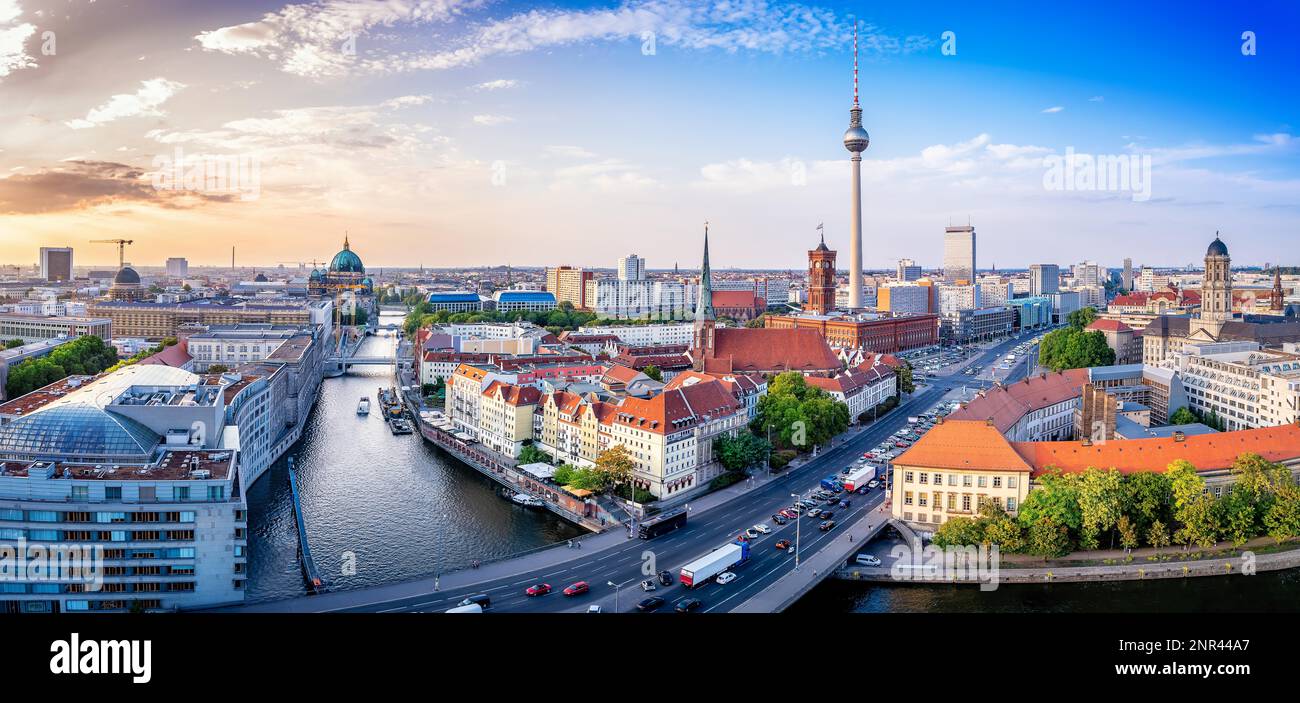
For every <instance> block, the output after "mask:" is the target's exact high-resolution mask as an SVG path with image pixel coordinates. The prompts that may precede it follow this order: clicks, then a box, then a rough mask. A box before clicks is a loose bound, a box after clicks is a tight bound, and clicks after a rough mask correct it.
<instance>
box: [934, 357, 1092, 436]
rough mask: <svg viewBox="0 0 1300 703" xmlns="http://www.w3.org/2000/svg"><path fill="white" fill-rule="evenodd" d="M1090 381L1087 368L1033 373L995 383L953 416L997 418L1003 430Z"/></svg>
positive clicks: (1076, 392) (1076, 393)
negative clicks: (1019, 379) (1044, 373)
mask: <svg viewBox="0 0 1300 703" xmlns="http://www.w3.org/2000/svg"><path fill="white" fill-rule="evenodd" d="M1087 382H1088V370H1087V369H1072V370H1070V371H1064V372H1061V373H1049V374H1046V376H1030V377H1028V378H1026V379H1025V380H1023V381H1019V382H1017V383H1012V384H1010V385H1006V386H995V387H993V388H991V389H989V390H988V391H985V392H984V393H983V394H982V395H980V396H978V397H976V398H975V399H974V400H972V401H970V402H969V403H967V404H966V407H964V408H962V409H960V410H958V411H956V412H954V413H953V414H952V415H950V416H949V419H952V420H990V419H991V420H993V424H994V426H995V427H997V428H998V430H999V431H1000V432H1006V431H1008V430H1010V429H1011V428H1012V427H1014V426H1015V424H1016V423H1017V422H1019V421H1020V418H1022V417H1024V416H1025V415H1027V414H1029V413H1031V412H1033V411H1035V410H1041V409H1042V408H1046V407H1048V406H1051V405H1056V404H1057V403H1060V402H1062V401H1064V400H1068V399H1070V398H1076V397H1078V396H1080V395H1082V394H1083V384H1085V383H1087Z"/></svg>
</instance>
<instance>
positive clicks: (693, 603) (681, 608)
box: [676, 598, 704, 613]
mask: <svg viewBox="0 0 1300 703" xmlns="http://www.w3.org/2000/svg"><path fill="white" fill-rule="evenodd" d="M702 605H704V601H702V600H700V599H699V598H683V599H681V600H679V601H677V606H676V610H677V612H679V613H689V612H693V611H696V610H699V609H700V606H702Z"/></svg>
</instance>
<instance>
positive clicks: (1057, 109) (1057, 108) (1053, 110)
mask: <svg viewBox="0 0 1300 703" xmlns="http://www.w3.org/2000/svg"><path fill="white" fill-rule="evenodd" d="M1064 109H1065V108H1063V107H1061V106H1060V105H1056V106H1054V107H1049V108H1047V109H1046V110H1043V114H1045V115H1050V114H1054V113H1057V112H1060V111H1062V110H1064Z"/></svg>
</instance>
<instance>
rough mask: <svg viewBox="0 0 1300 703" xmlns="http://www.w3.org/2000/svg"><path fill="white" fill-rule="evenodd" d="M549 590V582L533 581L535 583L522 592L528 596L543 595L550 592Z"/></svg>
mask: <svg viewBox="0 0 1300 703" xmlns="http://www.w3.org/2000/svg"><path fill="white" fill-rule="evenodd" d="M550 592H551V584H549V583H535V584H533V585H531V586H529V587H528V589H527V590H525V591H524V594H526V595H530V596H544V595H546V594H547V593H550Z"/></svg>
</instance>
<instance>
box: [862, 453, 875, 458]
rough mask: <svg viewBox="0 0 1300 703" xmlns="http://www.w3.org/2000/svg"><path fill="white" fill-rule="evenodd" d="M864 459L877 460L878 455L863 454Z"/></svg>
mask: <svg viewBox="0 0 1300 703" xmlns="http://www.w3.org/2000/svg"><path fill="white" fill-rule="evenodd" d="M862 458H863V459H875V458H876V455H875V454H872V453H871V452H862Z"/></svg>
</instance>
